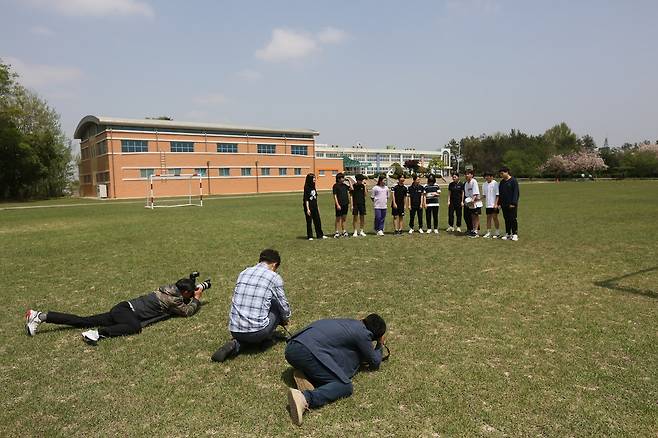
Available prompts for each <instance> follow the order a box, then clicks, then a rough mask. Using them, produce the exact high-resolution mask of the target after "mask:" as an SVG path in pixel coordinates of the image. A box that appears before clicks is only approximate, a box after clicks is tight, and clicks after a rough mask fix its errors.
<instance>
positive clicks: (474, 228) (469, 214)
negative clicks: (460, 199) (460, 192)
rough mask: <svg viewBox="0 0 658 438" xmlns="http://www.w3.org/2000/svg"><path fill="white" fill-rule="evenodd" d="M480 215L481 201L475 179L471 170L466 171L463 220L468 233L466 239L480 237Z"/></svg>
mask: <svg viewBox="0 0 658 438" xmlns="http://www.w3.org/2000/svg"><path fill="white" fill-rule="evenodd" d="M480 213H482V201H481V200H480V189H479V187H478V182H477V180H476V179H475V176H474V174H473V170H467V171H466V182H465V183H464V219H465V220H466V226H467V227H468V231H467V232H466V235H467V236H468V237H480V235H479V234H478V230H479V229H480Z"/></svg>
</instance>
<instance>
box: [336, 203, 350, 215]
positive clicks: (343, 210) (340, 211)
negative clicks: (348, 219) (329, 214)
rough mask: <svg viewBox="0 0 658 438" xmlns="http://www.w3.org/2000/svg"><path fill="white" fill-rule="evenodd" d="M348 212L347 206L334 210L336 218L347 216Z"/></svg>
mask: <svg viewBox="0 0 658 438" xmlns="http://www.w3.org/2000/svg"><path fill="white" fill-rule="evenodd" d="M349 212H350V207H349V205H348V204H344V205H343V204H341V205H340V208H337V209H336V217H339V216H347V213H349Z"/></svg>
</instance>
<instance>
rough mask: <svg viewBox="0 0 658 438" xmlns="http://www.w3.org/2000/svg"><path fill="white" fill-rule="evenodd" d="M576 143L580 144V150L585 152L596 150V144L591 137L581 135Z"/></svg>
mask: <svg viewBox="0 0 658 438" xmlns="http://www.w3.org/2000/svg"><path fill="white" fill-rule="evenodd" d="M578 143H579V144H580V148H581V149H583V150H585V151H594V150H596V142H595V141H594V139H593V138H592V136H591V135H583V136H582V137H580V138H579V139H578Z"/></svg>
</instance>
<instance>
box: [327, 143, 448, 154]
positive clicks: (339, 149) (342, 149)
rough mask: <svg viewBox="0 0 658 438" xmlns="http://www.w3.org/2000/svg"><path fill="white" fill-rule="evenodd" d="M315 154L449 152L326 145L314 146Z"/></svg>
mask: <svg viewBox="0 0 658 438" xmlns="http://www.w3.org/2000/svg"><path fill="white" fill-rule="evenodd" d="M315 151H316V152H336V153H339V154H347V153H350V154H358V153H376V154H405V155H406V154H415V155H427V154H435V155H441V154H443V153H444V152H446V151H449V149H447V148H443V147H442V148H440V149H435V150H426V149H386V148H371V147H366V146H363V147H359V148H356V147H353V146H329V145H326V144H318V143H316V144H315Z"/></svg>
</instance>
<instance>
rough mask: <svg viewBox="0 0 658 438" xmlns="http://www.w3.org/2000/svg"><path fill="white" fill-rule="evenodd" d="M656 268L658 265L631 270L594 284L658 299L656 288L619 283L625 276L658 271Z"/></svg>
mask: <svg viewBox="0 0 658 438" xmlns="http://www.w3.org/2000/svg"><path fill="white" fill-rule="evenodd" d="M656 270H658V266H654V267H653V268H647V269H642V270H640V271H637V272H631V273H630V274H625V275H620V276H618V277H612V278H608V279H607V280H602V281H595V282H594V285H596V286H599V287H604V288H606V289H610V290H615V291H619V292H625V293H629V294H634V295H642V296H645V297H649V298H654V299H658V292H657V291H655V290H651V289H639V288H636V287H631V286H622V285H620V284H619V281H621V280H623V279H625V278H629V277H634V276H636V275H641V274H646V273H648V272H652V271H656Z"/></svg>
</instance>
